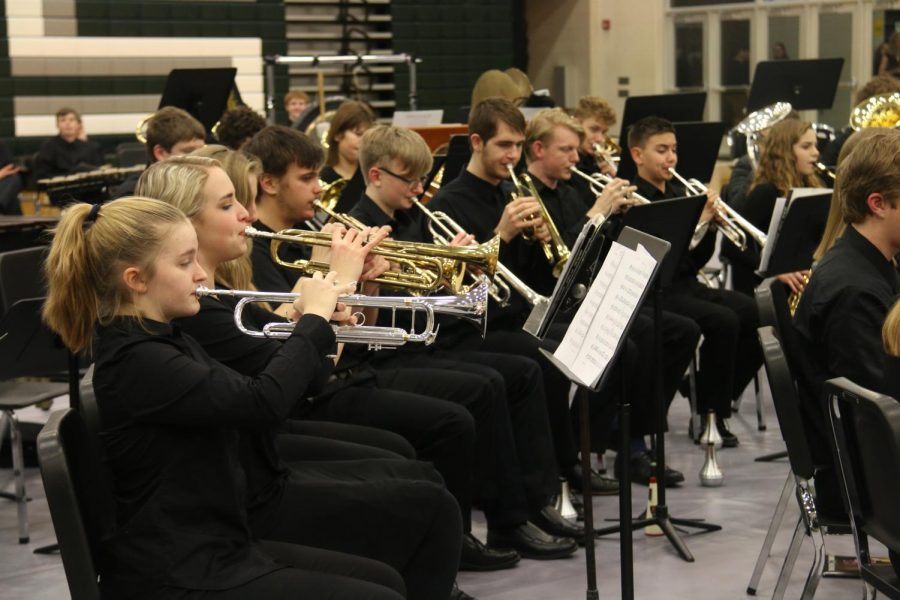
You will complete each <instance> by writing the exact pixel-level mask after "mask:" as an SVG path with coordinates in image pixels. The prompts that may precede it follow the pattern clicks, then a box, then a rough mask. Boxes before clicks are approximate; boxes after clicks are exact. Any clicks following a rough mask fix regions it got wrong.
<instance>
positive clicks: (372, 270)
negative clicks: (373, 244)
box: [359, 254, 391, 296]
mask: <svg viewBox="0 0 900 600" xmlns="http://www.w3.org/2000/svg"><path fill="white" fill-rule="evenodd" d="M390 270H391V261H389V260H388V259H386V258H385V257H383V256H378V255H377V254H369V255H368V256H367V257H366V260H365V262H364V263H363V269H362V275H360V276H359V280H360V281H361V282H363V283H365V284H366V290H367V291H365V292H364V293H365V294H366V295H369V296H375V295H377V294H374V293H372V291H373V290H377V289H378V283H377V282H372V281H371V280H372V279H376V278H378V277H381V276H382V275H384V274H385V273H387V272H388V271H390ZM372 286H374V287H372Z"/></svg>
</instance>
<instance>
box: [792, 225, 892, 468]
mask: <svg viewBox="0 0 900 600" xmlns="http://www.w3.org/2000/svg"><path fill="white" fill-rule="evenodd" d="M898 294H900V276H898V274H897V271H896V269H895V268H894V266H893V265H892V264H891V262H890V261H888V260H886V259H885V258H884V255H882V254H881V252H879V251H878V249H877V248H876V247H875V246H874V245H872V243H871V242H869V240H867V239H866V238H865V237H863V236H862V235H861V234H860V233H859V232H858V231H857V230H856V228H855V227H853V226H852V225H851V226H849V227H847V230H846V231H845V232H844V235H842V236H841V237H840V238H839V239H838V241H837V242H836V243H835V245H834V247H832V248H831V250H829V251H828V252H827V253H826V254H825V256H824V257H823V258H822V260H820V261H819V263H818V264H817V265H816V268H815V269H814V270H813V273H812V276H811V277H810V281H809V284H808V285H807V286H806V289H805V290H804V291H803V296H802V297H801V299H800V304H799V306H798V307H797V312H796V314H795V315H794V331H795V332H796V341H797V345H796V347H797V350H798V352H797V356H796V357H795V359H796V361H795V362H796V364H798V366H799V373H796V377H797V383H798V391H799V393H800V399H801V409H802V410H803V414H804V417H805V420H806V423H807V437H809V438H810V445H811V446H812V451H813V456H814V458H815V459H816V460H817V461H818V462H820V463H822V464H830V463H831V462H832V459H831V453H830V451H829V446H828V437H829V434H828V429H827V426H826V420H825V403H824V400H823V398H822V385H823V383H824V382H825V381H826V380H828V379H831V378H833V377H846V378H848V379H850V380H851V381H853V382H854V383H856V384H858V385H861V386H863V387H865V388H869V389H871V390H876V391H881V386H882V385H883V379H884V369H885V364H886V360H887V355H886V354H885V352H884V349H883V347H882V344H881V328H882V326H883V324H884V320H885V318H886V317H887V313H888V311H889V310H890V308H891V306H892V305H893V303H894V301H895V300H896V299H897V295H898Z"/></svg>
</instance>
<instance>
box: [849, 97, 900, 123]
mask: <svg viewBox="0 0 900 600" xmlns="http://www.w3.org/2000/svg"><path fill="white" fill-rule="evenodd" d="M898 126H900V93H898V92H891V93H888V94H878V95H877V96H872V97H871V98H868V99H866V100H863V101H862V102H860V103H859V104H857V105H856V107H855V108H854V109H853V110H852V111H851V112H850V127H852V128H853V130H854V131H860V130H861V129H865V128H867V127H883V128H887V129H891V128H893V129H896V128H897V127H898Z"/></svg>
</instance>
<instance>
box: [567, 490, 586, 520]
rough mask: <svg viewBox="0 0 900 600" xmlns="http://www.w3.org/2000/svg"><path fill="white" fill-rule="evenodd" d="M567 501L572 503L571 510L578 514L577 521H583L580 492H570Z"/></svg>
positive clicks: (582, 502)
mask: <svg viewBox="0 0 900 600" xmlns="http://www.w3.org/2000/svg"><path fill="white" fill-rule="evenodd" d="M569 500H570V501H571V502H572V508H574V509H575V512H576V513H577V514H578V519H577V520H578V521H584V501H583V500H582V497H581V490H577V491H576V490H572V493H571V495H570V498H569Z"/></svg>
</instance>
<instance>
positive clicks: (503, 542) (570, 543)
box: [488, 522, 578, 560]
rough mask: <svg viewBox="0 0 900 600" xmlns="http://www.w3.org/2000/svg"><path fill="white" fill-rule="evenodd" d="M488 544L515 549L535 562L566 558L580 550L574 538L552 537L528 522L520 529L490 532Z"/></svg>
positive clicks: (492, 530) (519, 527)
mask: <svg viewBox="0 0 900 600" xmlns="http://www.w3.org/2000/svg"><path fill="white" fill-rule="evenodd" d="M488 544H490V545H491V546H495V547H498V548H513V549H514V550H515V551H516V552H518V553H519V555H520V556H522V557H523V558H533V559H535V560H551V559H554V558H565V557H566V556H569V555H571V554H572V553H574V552H575V551H576V550H578V544H576V543H575V540H573V539H572V538H566V537H564V538H559V537H555V536H552V535H550V534H547V533H544V531H543V530H542V529H541V528H540V527H536V526H535V525H533V524H531V523H528V522H526V523H525V524H523V525H519V526H518V527H511V528H508V529H491V530H488Z"/></svg>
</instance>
